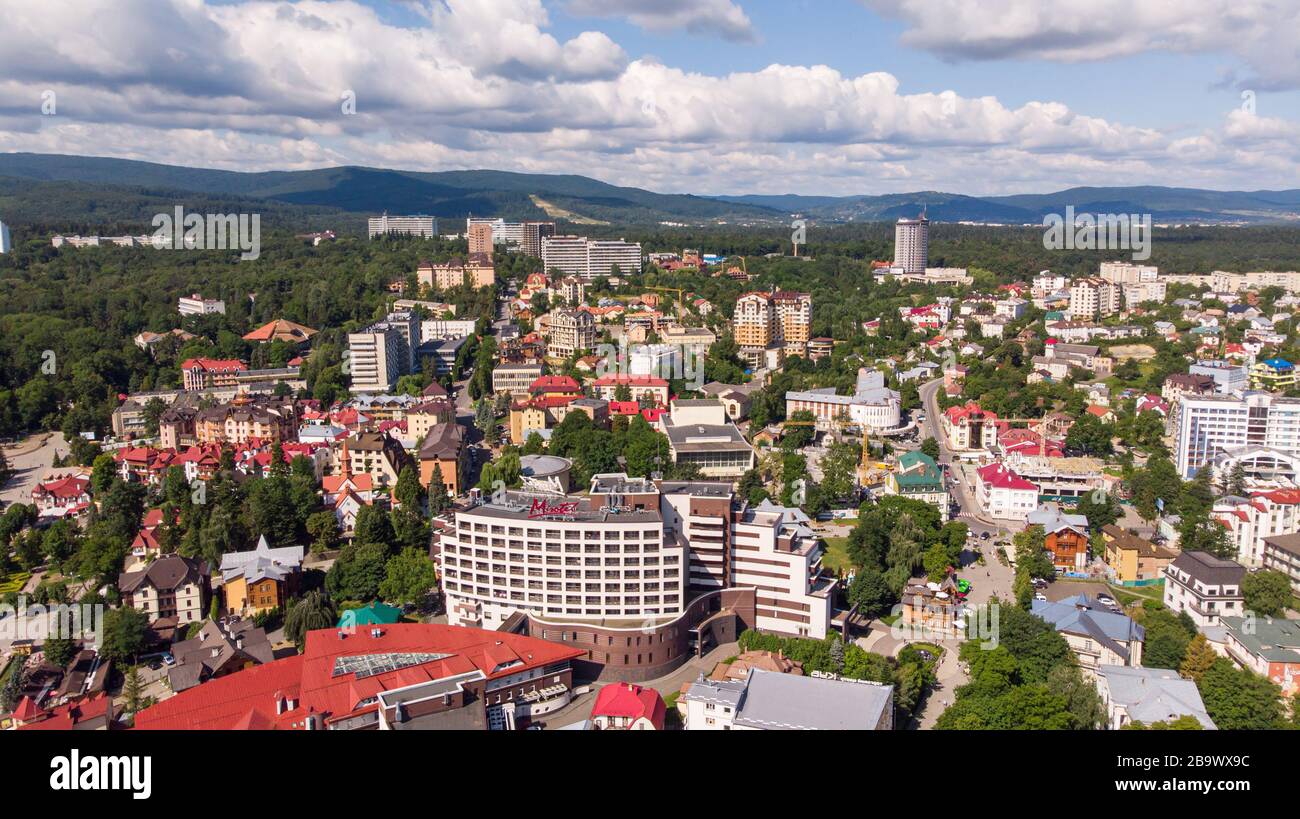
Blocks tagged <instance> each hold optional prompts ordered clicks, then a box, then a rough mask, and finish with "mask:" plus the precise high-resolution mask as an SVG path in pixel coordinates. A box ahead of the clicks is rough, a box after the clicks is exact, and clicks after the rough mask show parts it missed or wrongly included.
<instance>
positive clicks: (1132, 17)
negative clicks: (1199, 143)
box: [860, 0, 1300, 88]
mask: <svg viewBox="0 0 1300 819" xmlns="http://www.w3.org/2000/svg"><path fill="white" fill-rule="evenodd" d="M860 2H862V3H863V5H866V6H868V7H869V8H872V9H874V10H875V11H877V12H880V13H881V14H884V15H887V16H890V17H894V18H896V19H899V20H902V21H903V22H904V23H905V24H906V25H907V30H906V31H905V32H904V34H903V42H904V43H906V44H908V45H911V46H915V47H917V48H922V49H925V50H927V51H932V52H935V53H937V54H939V55H941V56H944V57H948V58H952V59H976V60H996V59H1006V58H1037V59H1046V60H1059V61H1063V62H1080V61H1087V60H1105V59H1111V58H1114V57H1127V56H1132V55H1135V54H1143V53H1146V52H1149V51H1169V52H1179V53H1223V54H1231V55H1235V56H1237V57H1238V58H1240V59H1241V60H1242V61H1243V62H1245V63H1246V64H1247V65H1249V66H1250V67H1251V69H1252V70H1253V71H1254V72H1255V77H1254V78H1252V79H1250V80H1245V81H1244V82H1246V83H1247V84H1254V85H1258V86H1259V87H1261V88H1296V87H1300V52H1297V50H1296V48H1295V43H1296V41H1297V39H1300V4H1296V3H1294V2H1277V1H1276V0H1144V1H1143V2H1133V0H1092V2H1088V3H1079V2H1076V1H1075V0H981V1H980V2H978V3H972V2H967V1H966V0H860Z"/></svg>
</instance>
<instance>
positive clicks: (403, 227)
mask: <svg viewBox="0 0 1300 819" xmlns="http://www.w3.org/2000/svg"><path fill="white" fill-rule="evenodd" d="M390 233H396V234H401V235H404V236H421V237H423V238H425V239H432V238H434V237H435V236H437V235H438V220H437V219H436V218H434V217H432V216H424V215H415V216H389V215H388V214H387V213H385V214H383V215H382V216H371V217H370V238H371V239H373V238H375V237H376V236H386V235H388V234H390Z"/></svg>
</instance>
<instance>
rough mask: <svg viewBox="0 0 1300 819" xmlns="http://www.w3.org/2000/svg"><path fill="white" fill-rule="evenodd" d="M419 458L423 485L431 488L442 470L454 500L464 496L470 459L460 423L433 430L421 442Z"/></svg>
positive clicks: (449, 492)
mask: <svg viewBox="0 0 1300 819" xmlns="http://www.w3.org/2000/svg"><path fill="white" fill-rule="evenodd" d="M521 443H522V442H521ZM417 458H418V459H419V463H420V485H421V486H423V487H425V488H426V489H427V488H428V486H429V484H430V483H431V482H432V481H433V476H434V473H435V471H441V473H442V482H443V484H444V485H445V486H446V487H447V495H448V496H450V497H453V498H454V497H456V496H457V495H459V494H461V492H462V491H463V487H462V485H461V478H462V475H463V474H464V471H465V470H464V466H465V458H466V452H465V428H464V427H462V426H461V425H460V424H456V423H452V424H439V425H438V426H436V427H433V428H432V429H430V430H429V432H428V434H427V435H425V436H424V440H423V441H421V442H420V449H419V454H418V455H417Z"/></svg>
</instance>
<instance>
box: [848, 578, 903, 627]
mask: <svg viewBox="0 0 1300 819" xmlns="http://www.w3.org/2000/svg"><path fill="white" fill-rule="evenodd" d="M848 595H849V603H850V604H852V605H855V606H857V607H858V612H859V613H860V614H862V615H863V616H864V617H879V616H880V615H882V614H885V613H887V612H888V611H889V610H890V609H891V608H892V607H893V605H894V604H895V603H897V602H898V596H897V595H896V594H894V592H893V590H892V589H890V587H889V584H888V583H887V582H885V576H884V574H882V573H881V572H880V570H879V569H876V568H874V567H870V568H864V569H859V570H858V572H857V573H856V574H855V575H854V576H853V582H852V583H850V584H849V592H848Z"/></svg>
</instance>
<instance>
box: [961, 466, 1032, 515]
mask: <svg viewBox="0 0 1300 819" xmlns="http://www.w3.org/2000/svg"><path fill="white" fill-rule="evenodd" d="M975 501H976V503H978V504H979V506H980V508H981V509H983V510H984V512H985V514H987V515H988V516H989V517H993V518H1001V519H1004V520H1025V519H1027V518H1028V517H1029V513H1030V512H1033V511H1034V510H1035V509H1036V508H1038V487H1037V486H1035V485H1034V484H1032V483H1030V482H1029V481H1027V480H1025V479H1024V478H1022V477H1020V476H1019V475H1017V474H1016V473H1015V472H1012V471H1011V470H1010V469H1009V468H1008V467H1007V466H1006V464H1003V463H993V464H989V465H988V466H985V467H981V468H980V469H978V470H976V472H975Z"/></svg>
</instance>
